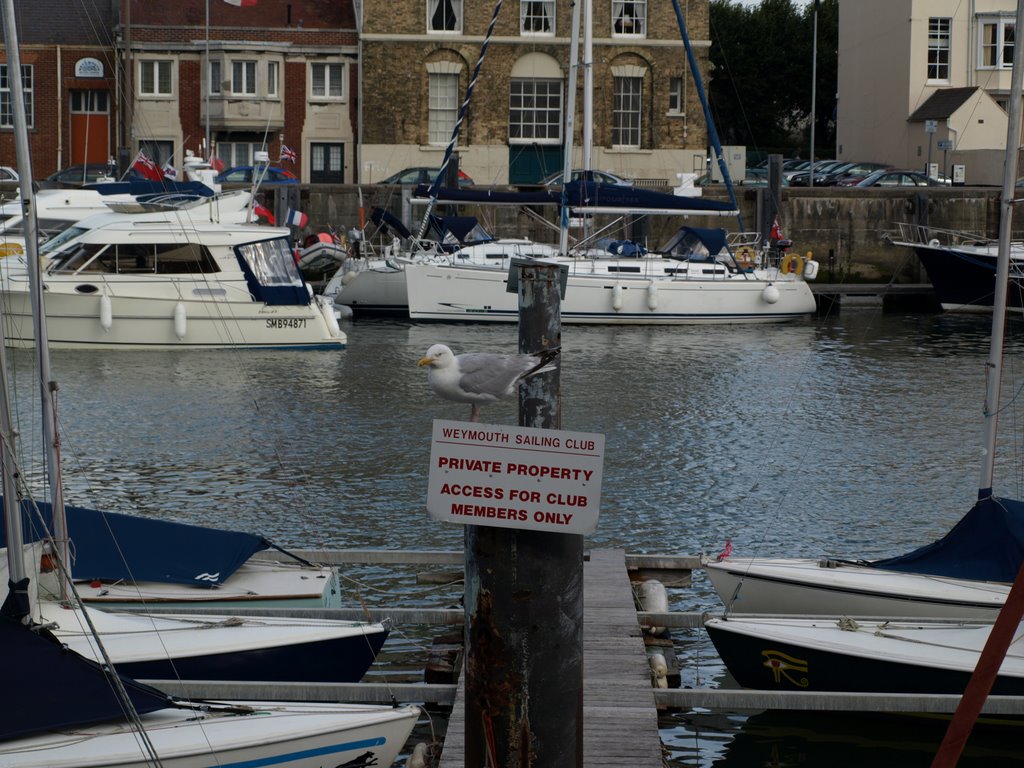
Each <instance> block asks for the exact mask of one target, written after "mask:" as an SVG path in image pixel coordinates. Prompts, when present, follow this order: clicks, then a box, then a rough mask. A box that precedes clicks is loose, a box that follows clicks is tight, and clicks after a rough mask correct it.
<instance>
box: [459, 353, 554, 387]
mask: <svg viewBox="0 0 1024 768" xmlns="http://www.w3.org/2000/svg"><path fill="white" fill-rule="evenodd" d="M458 361H459V373H460V374H461V376H460V377H459V386H460V387H462V389H464V390H465V391H467V392H474V393H477V394H486V395H492V396H494V397H502V396H503V395H504V394H505V393H506V392H507V391H508V390H509V388H510V387H511V386H512V385H513V384H515V382H516V379H518V378H519V377H520V376H522V375H523V374H524V373H525V372H526V371H528V370H530V368H531V367H533V365H534V364H535V363H536V359H535V358H534V357H533V356H532V355H496V354H493V353H487V352H468V353H466V354H464V355H459V357H458Z"/></svg>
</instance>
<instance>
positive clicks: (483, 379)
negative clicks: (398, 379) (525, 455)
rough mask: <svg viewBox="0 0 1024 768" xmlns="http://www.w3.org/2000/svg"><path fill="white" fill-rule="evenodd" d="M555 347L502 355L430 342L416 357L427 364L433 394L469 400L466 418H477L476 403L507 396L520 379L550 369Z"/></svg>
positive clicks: (422, 364)
mask: <svg viewBox="0 0 1024 768" xmlns="http://www.w3.org/2000/svg"><path fill="white" fill-rule="evenodd" d="M558 353H559V349H558V348H555V349H548V350H544V351H543V352H540V353H538V354H536V355H523V354H519V355H502V354H498V353H495V352H467V353H465V354H462V355H458V356H456V355H455V354H454V353H453V352H452V351H451V349H449V348H448V347H446V346H445V345H444V344H434V345H433V346H432V347H431V348H430V349H428V350H427V353H426V354H425V355H424V356H423V357H421V358H420V361H419V365H420V366H424V365H425V366H429V370H428V371H427V381H429V382H430V388H431V389H432V390H434V394H436V395H439V396H440V397H443V398H444V399H445V400H454V401H455V402H457V403H471V406H472V407H471V409H470V414H469V420H470V421H480V406H481V405H483V404H484V403H493V402H495V401H496V400H498V399H499V398H502V397H509V396H510V395H512V393H514V392H515V391H516V388H517V386H518V384H519V382H520V381H522V380H523V379H525V378H527V377H528V376H533V375H534V374H536V373H544V372H546V371H550V370H553V369H554V366H553V365H552V361H554V359H555V358H556V357H558Z"/></svg>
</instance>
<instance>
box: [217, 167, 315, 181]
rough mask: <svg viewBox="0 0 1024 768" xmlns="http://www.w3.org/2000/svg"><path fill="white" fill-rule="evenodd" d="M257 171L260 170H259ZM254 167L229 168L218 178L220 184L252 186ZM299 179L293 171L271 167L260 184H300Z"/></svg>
mask: <svg viewBox="0 0 1024 768" xmlns="http://www.w3.org/2000/svg"><path fill="white" fill-rule="evenodd" d="M256 170H259V169H258V168H257V169H256ZM252 174H253V166H251V165H239V166H236V167H235V168H228V169H227V170H226V171H223V172H221V173H220V174H218V176H217V183H218V184H252ZM298 183H299V179H298V177H296V175H295V174H294V173H292V172H291V171H286V170H285V169H284V168H276V167H274V166H270V167H269V168H267V172H266V175H264V176H263V180H262V181H261V182H260V184H261V185H262V184H298Z"/></svg>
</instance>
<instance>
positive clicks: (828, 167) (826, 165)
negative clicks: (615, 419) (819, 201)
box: [789, 160, 852, 187]
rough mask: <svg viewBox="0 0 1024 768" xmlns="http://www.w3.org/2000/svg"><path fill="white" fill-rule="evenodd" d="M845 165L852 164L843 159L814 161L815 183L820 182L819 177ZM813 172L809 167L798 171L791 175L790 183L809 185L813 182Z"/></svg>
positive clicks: (793, 185)
mask: <svg viewBox="0 0 1024 768" xmlns="http://www.w3.org/2000/svg"><path fill="white" fill-rule="evenodd" d="M844 165H852V163H847V162H845V161H843V160H818V161H817V162H815V163H814V169H813V173H814V183H815V184H817V183H818V179H819V178H821V177H823V176H824V175H825V174H826V173H830V172H832V171H834V170H837V169H839V168H841V167H842V166H844ZM811 173H812V170H811V169H810V168H808V169H807V170H804V171H798V172H796V173H792V174H790V175H789V185H790V186H791V187H808V186H810V184H811Z"/></svg>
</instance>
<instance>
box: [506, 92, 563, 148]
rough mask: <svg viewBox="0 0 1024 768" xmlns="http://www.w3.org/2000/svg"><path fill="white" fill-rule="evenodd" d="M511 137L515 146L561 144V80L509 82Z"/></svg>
mask: <svg viewBox="0 0 1024 768" xmlns="http://www.w3.org/2000/svg"><path fill="white" fill-rule="evenodd" d="M508 137H509V140H510V141H512V142H514V143H515V142H518V143H527V142H537V143H539V144H558V143H561V141H562V81H561V80H541V79H533V78H524V79H513V80H512V81H511V82H510V84H509V115H508Z"/></svg>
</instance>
